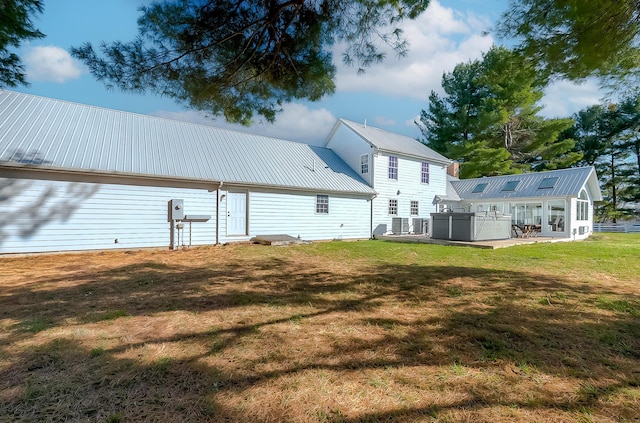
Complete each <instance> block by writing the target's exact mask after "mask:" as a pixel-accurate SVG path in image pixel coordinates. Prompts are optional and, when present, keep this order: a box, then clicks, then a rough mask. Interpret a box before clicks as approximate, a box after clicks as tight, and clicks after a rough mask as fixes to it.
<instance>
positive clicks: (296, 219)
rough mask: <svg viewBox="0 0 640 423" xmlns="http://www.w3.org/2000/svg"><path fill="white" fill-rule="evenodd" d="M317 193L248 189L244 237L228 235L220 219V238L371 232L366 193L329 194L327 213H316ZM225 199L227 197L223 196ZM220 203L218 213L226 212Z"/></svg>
mask: <svg viewBox="0 0 640 423" xmlns="http://www.w3.org/2000/svg"><path fill="white" fill-rule="evenodd" d="M316 194H326V193H298V192H293V191H292V192H277V191H271V190H257V191H256V190H251V191H249V193H248V203H249V205H248V208H247V210H248V215H249V219H248V232H249V235H248V236H246V237H228V236H226V235H224V234H226V231H224V230H223V228H224V225H225V223H224V220H225V219H224V218H221V219H220V228H221V230H220V233H221V238H220V240H221V242H233V241H241V240H245V239H250V238H252V237H254V236H257V235H276V234H285V235H291V236H294V237H297V236H300V237H301V238H302V239H304V240H331V239H366V238H369V236H370V211H371V209H370V207H371V203H370V201H369V198H368V197H363V196H361V197H350V196H345V195H337V194H328V195H329V213H328V214H318V213H316ZM225 200H226V199H225ZM223 210H225V205H224V204H221V216H222V215H224V214H225V212H224V211H223Z"/></svg>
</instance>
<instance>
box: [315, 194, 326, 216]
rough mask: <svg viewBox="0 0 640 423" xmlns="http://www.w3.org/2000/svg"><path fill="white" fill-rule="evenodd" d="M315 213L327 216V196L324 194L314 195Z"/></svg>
mask: <svg viewBox="0 0 640 423" xmlns="http://www.w3.org/2000/svg"><path fill="white" fill-rule="evenodd" d="M316 213H318V214H329V196H328V195H326V194H318V195H316Z"/></svg>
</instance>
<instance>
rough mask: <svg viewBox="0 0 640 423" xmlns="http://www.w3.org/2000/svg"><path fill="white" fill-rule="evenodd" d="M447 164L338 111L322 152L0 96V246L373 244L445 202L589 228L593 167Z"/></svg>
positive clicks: (560, 228) (417, 229) (8, 249)
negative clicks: (490, 170)
mask: <svg viewBox="0 0 640 423" xmlns="http://www.w3.org/2000/svg"><path fill="white" fill-rule="evenodd" d="M451 163H452V162H451V160H449V159H447V158H446V157H444V156H442V155H440V154H438V153H436V152H434V151H433V150H431V149H430V148H428V147H426V146H425V145H423V144H421V143H419V142H418V141H416V140H415V139H412V138H410V137H406V136H403V135H399V134H394V133H391V132H388V131H384V130H381V129H378V128H374V127H370V126H367V125H366V124H358V123H355V122H350V121H347V120H344V119H340V120H339V121H338V122H337V123H336V125H335V126H334V128H333V129H332V130H331V132H330V134H329V135H328V137H327V139H326V142H325V146H324V147H316V146H311V145H306V144H302V143H296V142H292V141H284V140H279V139H274V138H269V137H263V136H258V135H252V134H248V133H243V132H237V131H230V130H224V129H220V128H215V127H211V126H205V125H196V124H192V123H187V122H179V121H173V120H168V119H162V118H157V117H151V116H143V115H139V114H133V113H126V112H121V111H115V110H109V109H103V108H98V107H92V106H86V105H80V104H76V103H70V102H66V101H59V100H54V99H49V98H43V97H38V96H33V95H28V94H22V93H16V92H11V91H0V207H1V208H2V211H3V212H2V213H1V214H0V254H1V253H22V252H45V251H70V250H88V249H108V248H138V247H168V248H176V247H179V246H182V245H207V244H218V243H226V242H234V241H246V240H250V239H251V238H253V237H254V236H258V235H274V234H288V235H292V236H294V237H295V236H299V237H300V238H302V239H306V240H331V239H366V238H370V237H372V236H374V235H376V234H383V233H388V232H394V233H404V232H414V233H421V232H423V230H424V228H425V225H424V224H425V222H426V220H427V219H428V218H429V217H430V215H431V213H433V212H436V211H441V209H443V208H445V207H446V206H448V209H449V210H453V209H459V210H467V211H479V212H482V211H487V210H499V211H501V212H504V213H511V214H512V215H513V220H514V222H515V223H523V224H526V223H529V222H531V223H534V224H539V225H542V232H543V234H545V235H551V236H564V237H569V236H573V237H576V238H581V237H585V236H587V235H588V234H590V233H591V231H592V227H593V225H592V221H593V201H598V200H601V199H602V196H601V194H600V190H599V187H598V182H597V178H596V175H595V171H594V170H593V169H592V168H583V169H568V170H563V171H554V172H548V173H540V174H526V175H514V176H502V177H496V178H483V179H478V180H457V179H455V178H450V177H448V175H447V166H449V165H451ZM552 181H555V182H553V183H552ZM481 186H483V188H482V189H480V187H481ZM561 219H563V220H564V221H565V222H567V223H566V224H562V223H561V222H560V220H561Z"/></svg>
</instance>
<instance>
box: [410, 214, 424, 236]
mask: <svg viewBox="0 0 640 423" xmlns="http://www.w3.org/2000/svg"><path fill="white" fill-rule="evenodd" d="M424 221H425V219H422V218H420V217H414V218H413V220H412V223H413V233H414V234H423V233H424V223H423V222H424Z"/></svg>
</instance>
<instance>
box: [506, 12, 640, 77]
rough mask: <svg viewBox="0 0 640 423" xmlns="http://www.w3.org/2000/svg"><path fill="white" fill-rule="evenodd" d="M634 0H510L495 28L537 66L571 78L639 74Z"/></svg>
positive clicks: (638, 27) (638, 28)
mask: <svg viewBox="0 0 640 423" xmlns="http://www.w3.org/2000/svg"><path fill="white" fill-rule="evenodd" d="M639 14H640V3H639V2H638V1H637V0H616V1H610V0H580V1H575V0H511V2H510V6H509V8H508V9H507V11H506V12H505V13H504V14H503V15H502V18H501V20H500V22H499V23H498V25H497V33H498V34H499V35H500V36H503V37H505V38H508V39H516V40H519V41H520V43H519V44H518V45H517V46H516V49H517V50H518V51H519V52H520V53H522V55H523V56H524V57H527V58H529V59H532V60H533V61H534V62H535V63H536V64H537V68H538V70H539V71H540V72H544V73H546V74H555V75H558V76H560V77H564V78H569V79H574V80H575V79H578V80H579V79H583V78H585V77H588V76H600V77H605V78H609V77H612V76H613V77H618V78H626V77H628V76H629V75H636V76H637V75H638V69H639V66H638V65H639V63H640V61H639V58H640V42H639V39H638V34H640V19H638V15H639Z"/></svg>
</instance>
